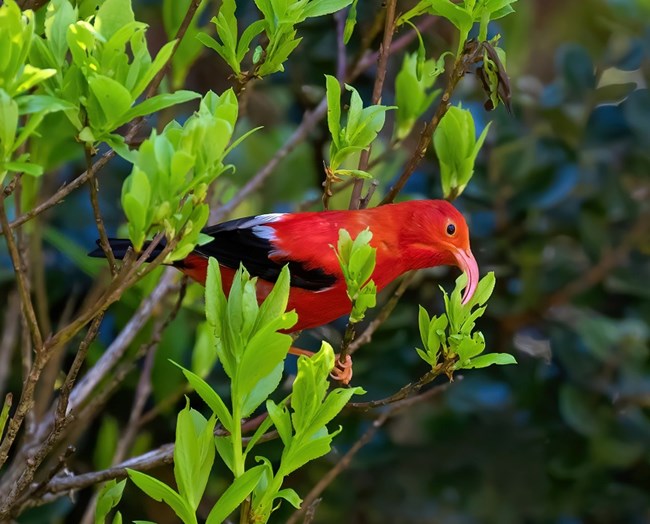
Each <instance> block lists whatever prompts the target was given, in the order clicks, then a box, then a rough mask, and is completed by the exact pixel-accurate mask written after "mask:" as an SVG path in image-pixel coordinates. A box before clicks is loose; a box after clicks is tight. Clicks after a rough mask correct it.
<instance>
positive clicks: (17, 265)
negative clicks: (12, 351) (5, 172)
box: [0, 196, 43, 465]
mask: <svg viewBox="0 0 650 524" xmlns="http://www.w3.org/2000/svg"><path fill="white" fill-rule="evenodd" d="M8 222H9V221H8V219H7V211H6V209H5V197H4V196H2V197H0V225H2V230H3V231H7V232H8V233H6V234H5V235H4V237H5V239H6V242H7V249H8V251H9V256H10V257H11V262H12V264H13V266H14V272H15V274H16V283H17V284H18V292H19V293H20V300H21V302H22V308H23V314H24V315H25V318H26V319H27V323H28V325H29V331H30V334H31V337H32V342H33V343H34V351H35V352H36V353H38V352H40V350H41V348H42V347H43V337H42V336H41V330H40V328H39V327H38V322H37V321H36V313H35V312H34V305H33V304H32V298H31V295H30V291H29V287H30V286H29V282H28V280H27V275H26V274H25V267H24V262H23V260H22V258H21V256H20V253H19V251H18V246H17V244H16V240H15V239H14V236H13V233H11V230H10V229H9V227H8ZM0 465H2V464H0Z"/></svg>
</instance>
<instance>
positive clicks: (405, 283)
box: [349, 272, 416, 355]
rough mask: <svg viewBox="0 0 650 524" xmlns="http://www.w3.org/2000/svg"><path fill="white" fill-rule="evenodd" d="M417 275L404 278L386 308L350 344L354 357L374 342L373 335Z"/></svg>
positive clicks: (350, 351)
mask: <svg viewBox="0 0 650 524" xmlns="http://www.w3.org/2000/svg"><path fill="white" fill-rule="evenodd" d="M415 275H416V273H415V272H411V273H408V274H407V275H405V276H404V278H402V281H401V282H400V284H399V286H398V287H397V289H396V290H395V293H393V296H392V297H390V300H389V301H388V302H386V304H385V305H384V307H382V308H381V311H380V312H379V314H378V315H377V316H376V317H375V318H374V319H373V320H372V321H371V322H370V323H369V324H368V326H367V327H366V329H365V330H364V331H363V333H361V335H359V336H358V337H357V338H356V339H355V340H354V341H353V342H352V343H351V344H350V348H349V353H350V355H353V354H354V353H355V352H356V351H357V350H358V349H359V348H360V347H361V346H363V345H364V344H367V343H368V342H370V341H371V340H372V335H373V334H374V333H375V331H377V329H379V327H380V326H381V325H382V324H383V323H384V322H385V321H386V319H387V318H388V317H389V315H390V314H391V313H392V312H393V309H395V306H396V305H397V303H398V302H399V299H400V298H402V295H403V294H404V292H405V291H406V290H407V289H408V287H409V286H410V285H411V282H413V278H414V277H415Z"/></svg>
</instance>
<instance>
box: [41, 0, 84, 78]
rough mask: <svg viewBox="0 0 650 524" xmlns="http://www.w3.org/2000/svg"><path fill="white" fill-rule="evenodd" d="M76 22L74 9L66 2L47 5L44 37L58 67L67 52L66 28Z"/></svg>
mask: <svg viewBox="0 0 650 524" xmlns="http://www.w3.org/2000/svg"><path fill="white" fill-rule="evenodd" d="M77 20H78V13H77V9H76V7H73V6H72V4H71V3H70V2H69V1H68V0H52V1H50V2H49V3H48V4H47V14H46V16H45V37H46V38H47V45H48V47H49V50H50V51H51V53H52V57H53V58H54V60H55V61H56V64H57V65H58V66H60V65H62V64H63V62H64V61H65V55H66V54H67V52H68V41H67V37H66V35H67V33H68V26H70V25H71V24H74V23H75V22H76V21H77Z"/></svg>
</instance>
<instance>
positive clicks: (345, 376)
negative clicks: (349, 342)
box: [330, 355, 352, 386]
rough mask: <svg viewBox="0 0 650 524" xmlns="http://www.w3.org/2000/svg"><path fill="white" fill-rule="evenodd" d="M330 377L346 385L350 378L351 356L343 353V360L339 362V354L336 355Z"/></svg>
mask: <svg viewBox="0 0 650 524" xmlns="http://www.w3.org/2000/svg"><path fill="white" fill-rule="evenodd" d="M330 377H332V378H333V379H334V380H336V381H338V382H340V383H342V384H344V385H346V386H347V385H348V384H349V383H350V381H351V380H352V357H351V356H350V355H345V361H344V362H341V360H340V359H339V355H336V360H335V362H334V369H333V370H332V372H331V373H330Z"/></svg>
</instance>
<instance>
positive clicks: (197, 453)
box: [174, 400, 216, 511]
mask: <svg viewBox="0 0 650 524" xmlns="http://www.w3.org/2000/svg"><path fill="white" fill-rule="evenodd" d="M215 421H216V420H215V418H214V417H213V418H210V420H206V419H205V417H203V415H201V414H200V413H199V412H198V411H196V410H194V409H191V408H190V405H189V400H187V404H186V406H185V409H183V410H182V411H181V412H180V413H179V414H178V418H177V422H176V440H175V445H174V477H175V479H176V483H177V485H178V491H179V494H180V496H181V497H183V499H185V501H186V502H187V503H188V505H189V507H190V508H192V509H193V511H196V509H197V508H198V507H199V503H200V502H201V498H202V497H203V492H204V491H205V486H206V485H207V483H208V477H209V475H210V470H211V469H212V464H213V463H214V456H215V448H214V443H213V432H214V425H215Z"/></svg>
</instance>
